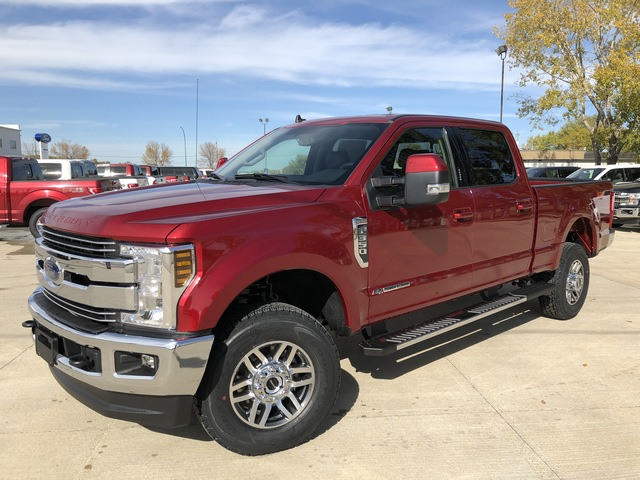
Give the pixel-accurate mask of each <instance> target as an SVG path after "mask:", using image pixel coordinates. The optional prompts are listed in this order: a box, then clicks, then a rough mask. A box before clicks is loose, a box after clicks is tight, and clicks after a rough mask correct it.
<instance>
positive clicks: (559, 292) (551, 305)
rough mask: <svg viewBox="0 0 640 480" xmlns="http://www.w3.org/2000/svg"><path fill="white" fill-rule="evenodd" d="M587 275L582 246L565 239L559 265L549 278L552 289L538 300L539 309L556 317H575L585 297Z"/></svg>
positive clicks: (585, 259)
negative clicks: (567, 241) (566, 241)
mask: <svg viewBox="0 0 640 480" xmlns="http://www.w3.org/2000/svg"><path fill="white" fill-rule="evenodd" d="M589 275H590V270H589V259H588V258H587V254H586V252H585V250H584V248H582V246H580V245H578V244H576V243H565V244H564V245H563V247H562V256H561V257H560V265H559V266H558V269H557V270H556V271H555V273H554V275H553V277H552V278H551V280H549V283H551V284H552V285H553V290H552V292H551V293H550V294H549V295H545V296H542V297H540V300H539V301H540V306H541V307H542V313H543V314H544V315H545V316H547V317H551V318H557V319H558V320H568V319H570V318H573V317H575V316H576V315H577V314H578V312H579V311H580V309H581V308H582V305H583V304H584V301H585V299H586V296H587V291H588V290H589Z"/></svg>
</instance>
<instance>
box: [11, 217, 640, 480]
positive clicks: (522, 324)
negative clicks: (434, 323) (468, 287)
mask: <svg viewBox="0 0 640 480" xmlns="http://www.w3.org/2000/svg"><path fill="white" fill-rule="evenodd" d="M639 256H640V229H622V230H621V231H619V232H618V233H617V236H616V240H615V242H614V244H613V245H612V247H611V248H610V249H608V250H606V251H605V252H603V253H602V254H601V255H600V256H599V257H597V258H595V259H593V260H592V262H591V269H592V277H591V286H590V291H589V295H588V298H587V302H586V304H585V306H584V308H583V310H582V312H581V313H580V315H579V316H578V317H577V318H575V319H573V320H570V321H566V322H562V321H557V320H551V319H547V318H544V317H541V316H540V314H539V311H538V309H537V304H535V303H531V304H530V305H527V307H524V308H516V309H512V310H509V311H507V312H503V313H500V314H497V315H495V316H493V317H491V318H490V319H485V320H483V321H480V322H479V323H477V324H475V325H474V326H469V327H467V328H464V327H463V329H460V330H459V331H457V332H456V333H453V334H452V333H450V334H447V335H446V336H445V337H442V338H440V339H439V340H437V339H436V340H434V341H432V342H431V343H429V344H426V345H422V346H418V347H417V348H412V349H409V351H408V353H404V352H403V355H397V356H391V357H385V358H381V359H375V358H374V359H371V358H369V357H364V356H362V355H361V353H360V351H359V348H358V342H359V336H356V337H354V338H350V339H346V340H342V341H340V344H339V348H340V351H341V354H342V355H343V359H342V369H343V383H342V389H341V392H340V396H339V399H338V404H337V405H336V408H335V409H334V412H333V414H332V415H331V418H330V421H329V422H328V424H327V427H326V428H325V429H324V431H323V432H322V433H321V434H319V435H318V436H317V437H316V438H315V439H313V440H312V441H310V442H308V443H307V444H305V445H302V446H300V447H298V448H295V449H293V450H289V451H285V452H281V453H277V454H273V455H268V456H263V457H255V458H248V457H242V456H239V455H236V454H233V453H231V452H229V451H227V450H225V449H223V448H222V447H220V446H218V445H217V444H216V443H215V442H213V441H211V440H210V439H209V438H208V437H207V435H206V434H205V433H204V431H203V430H202V429H201V427H200V426H199V425H197V424H195V423H194V424H192V425H191V426H189V427H186V428H182V429H178V430H175V431H172V430H151V429H148V428H144V427H141V426H139V425H137V424H133V423H127V422H122V421H118V420H112V419H108V418H105V417H102V416H100V415H98V414H96V413H94V412H93V411H91V410H89V409H88V408H86V407H85V406H83V405H82V404H80V403H79V402H77V401H76V400H75V399H73V398H72V397H70V396H69V395H68V394H67V393H66V392H65V391H64V390H63V389H62V388H61V387H60V386H59V385H58V384H57V383H56V382H55V380H54V379H53V378H52V376H51V374H50V373H49V369H48V367H47V365H46V364H45V363H44V361H42V360H41V359H40V358H38V357H37V356H36V354H35V351H34V347H33V343H32V340H31V336H30V334H29V332H28V331H27V330H26V329H24V328H22V327H21V325H20V324H21V322H22V321H23V320H26V319H28V318H29V315H28V310H27V307H26V299H27V297H28V295H29V294H30V293H31V291H32V290H33V288H34V287H35V285H36V280H35V274H34V267H33V262H34V257H33V254H32V248H31V247H30V246H29V245H22V244H8V243H6V242H0V299H1V300H0V302H1V307H2V308H0V392H1V394H0V478H2V479H15V478H43V479H45V478H65V479H75V478H77V479H84V478H155V479H159V478H207V479H211V478H223V479H224V478H233V479H235V478H237V479H248V478H274V477H275V478H295V479H305V478H314V479H315V478H326V479H335V478H349V479H354V478H355V479H360V478H362V479H365V478H366V479H378V478H380V479H383V478H384V479H386V478H389V477H395V478H456V479H457V478H494V479H496V478H517V479H547V478H563V479H565V478H566V479H585V478H589V479H595V478H606V479H610V478H640V309H639V308H638V305H639V304H640V262H639V261H638V257H639ZM417 315H418V316H419V315H424V313H421V314H417Z"/></svg>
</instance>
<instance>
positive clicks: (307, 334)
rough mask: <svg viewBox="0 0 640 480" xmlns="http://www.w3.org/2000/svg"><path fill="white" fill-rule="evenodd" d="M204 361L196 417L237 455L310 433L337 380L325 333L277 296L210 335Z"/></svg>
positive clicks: (292, 442)
mask: <svg viewBox="0 0 640 480" xmlns="http://www.w3.org/2000/svg"><path fill="white" fill-rule="evenodd" d="M210 363H211V365H210V368H209V369H208V372H209V373H208V375H209V377H208V378H207V379H206V381H207V386H206V387H205V389H204V391H203V393H202V394H201V397H203V398H202V404H201V409H200V420H201V422H202V425H203V426H204V428H205V429H206V431H207V432H208V433H209V435H210V436H211V437H212V438H214V439H215V440H216V441H217V442H218V443H220V444H221V445H222V446H224V447H226V448H228V449H230V450H233V451H235V452H238V453H241V454H244V455H261V454H265V453H271V452H276V451H279V450H284V449H287V448H291V447H294V446H296V445H299V444H300V443H303V442H305V441H307V440H309V438H311V437H312V436H313V435H314V434H315V433H316V432H317V431H318V429H319V428H320V427H321V426H322V424H323V423H324V422H325V420H326V418H327V416H328V415H329V413H330V412H331V409H332V408H333V405H334V403H335V399H336V397H337V394H338V389H339V385H340V363H339V356H338V351H337V349H336V346H335V344H334V342H333V339H332V338H331V336H330V335H329V333H328V332H327V331H326V330H325V329H324V327H323V326H322V325H320V323H318V322H317V321H316V320H315V319H314V318H313V317H311V316H310V315H309V314H307V313H306V312H304V311H302V310H300V309H298V308H296V307H293V306H291V305H288V304H284V303H271V304H267V305H263V306H260V307H258V308H256V309H255V310H253V311H251V312H250V313H249V314H248V315H245V316H243V317H242V318H240V319H239V320H238V321H237V323H236V324H235V325H233V327H232V328H231V330H230V332H229V334H228V336H227V338H226V339H221V341H220V342H216V344H215V345H214V351H213V354H212V358H211V360H210Z"/></svg>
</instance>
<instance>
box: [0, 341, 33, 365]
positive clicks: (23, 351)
mask: <svg viewBox="0 0 640 480" xmlns="http://www.w3.org/2000/svg"><path fill="white" fill-rule="evenodd" d="M33 348H34V347H33V345H31V346H29V347H27V348H25V349H24V350H22V351H21V352H20V353H19V354H18V355H16V356H15V357H13V358H12V359H11V360H9V361H8V362H7V363H5V364H4V365H2V366H0V371H1V370H3V369H4V368H5V367H8V366H9V365H11V364H12V363H13V362H14V361H16V360H17V359H19V358H20V357H21V356H22V355H24V354H25V353H26V352H28V351H29V350H31V349H33Z"/></svg>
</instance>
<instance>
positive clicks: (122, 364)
mask: <svg viewBox="0 0 640 480" xmlns="http://www.w3.org/2000/svg"><path fill="white" fill-rule="evenodd" d="M115 367H116V374H118V375H135V376H139V377H153V376H154V375H155V374H156V372H157V371H158V357H157V356H156V355H149V354H147V353H137V352H120V351H118V352H116V354H115Z"/></svg>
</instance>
